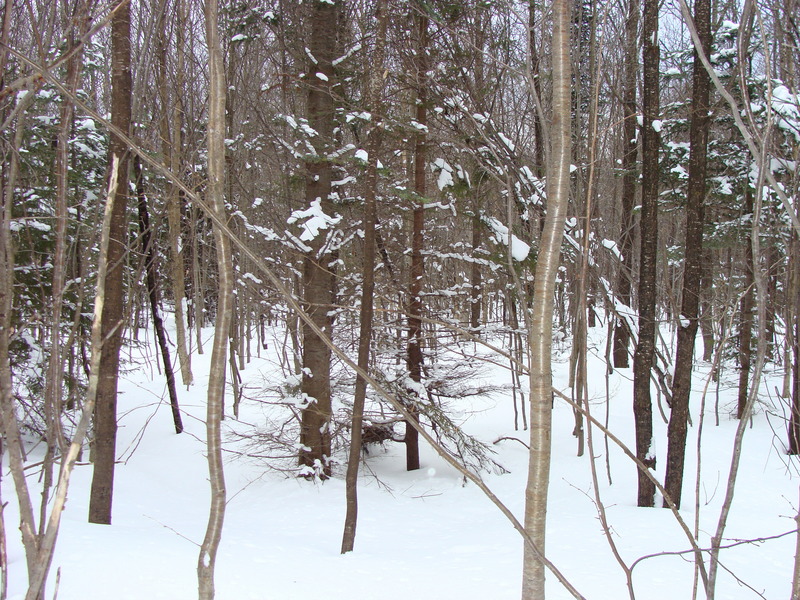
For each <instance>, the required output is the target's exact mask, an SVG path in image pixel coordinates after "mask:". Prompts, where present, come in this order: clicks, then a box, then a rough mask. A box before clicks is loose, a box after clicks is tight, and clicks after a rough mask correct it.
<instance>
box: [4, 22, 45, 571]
mask: <svg viewBox="0 0 800 600" xmlns="http://www.w3.org/2000/svg"><path fill="white" fill-rule="evenodd" d="M6 18H8V15H6ZM33 97H34V95H33V94H28V95H27V96H26V97H25V98H24V99H22V100H21V101H20V104H19V105H18V106H17V107H16V108H17V112H18V114H19V116H18V117H17V122H16V127H15V130H14V137H13V141H12V144H11V148H8V149H7V150H9V152H8V154H9V156H10V159H9V161H8V163H6V162H4V163H3V167H4V169H3V172H2V174H1V175H2V179H1V180H0V181H1V182H2V185H3V188H2V192H3V195H2V198H0V202H2V215H0V216H2V220H0V403H2V404H0V410H2V419H1V420H0V426H2V434H3V435H2V438H1V439H2V440H3V441H4V444H3V448H2V449H3V450H4V451H5V452H6V453H7V455H8V463H9V470H10V471H11V478H12V479H13V481H14V488H15V492H16V496H17V504H18V506H19V530H20V533H21V534H22V545H23V547H24V549H25V560H26V564H27V568H28V578H29V579H30V577H31V575H32V574H33V572H34V570H35V565H36V559H37V554H38V551H39V538H38V536H37V534H36V518H35V516H34V510H33V502H32V500H31V494H30V490H29V489H28V481H27V479H26V477H25V471H24V466H25V465H24V461H25V450H24V447H23V444H22V439H21V437H20V425H19V422H18V420H17V414H16V410H15V406H14V390H13V387H12V372H11V361H10V353H9V345H10V342H11V333H10V332H11V331H12V323H13V321H12V317H13V293H14V246H13V242H12V239H11V216H12V214H11V213H12V207H13V206H14V190H15V188H16V186H17V176H18V174H19V156H20V153H19V149H20V148H21V145H22V140H23V134H24V132H25V126H26V123H25V120H26V119H25V111H26V110H27V109H28V107H29V106H30V105H31V104H32V103H33ZM4 150H6V148H4Z"/></svg>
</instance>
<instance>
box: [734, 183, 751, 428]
mask: <svg viewBox="0 0 800 600" xmlns="http://www.w3.org/2000/svg"><path fill="white" fill-rule="evenodd" d="M744 204H745V205H744V212H745V215H750V218H752V216H753V191H752V190H751V189H750V185H749V183H748V184H746V188H745V192H744ZM744 269H745V273H744V286H745V289H744V293H743V294H742V300H741V302H740V314H741V317H740V322H741V324H740V326H739V394H738V401H737V403H736V418H737V419H741V418H742V416H743V415H744V411H745V407H746V406H747V395H748V393H749V387H748V383H749V381H750V362H751V358H752V354H753V352H752V337H753V295H754V294H755V291H754V290H753V286H754V283H755V281H754V277H753V247H752V240H751V232H748V233H747V236H746V237H745V248H744Z"/></svg>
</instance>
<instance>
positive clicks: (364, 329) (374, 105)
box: [342, 0, 387, 554]
mask: <svg viewBox="0 0 800 600" xmlns="http://www.w3.org/2000/svg"><path fill="white" fill-rule="evenodd" d="M375 19H376V21H377V32H376V37H375V50H374V51H373V53H372V67H371V70H370V72H369V82H368V84H367V96H366V108H367V110H369V111H370V112H371V114H372V120H371V121H370V123H371V125H370V130H369V133H368V137H367V160H368V165H367V177H366V191H365V193H364V259H363V260H364V264H363V268H362V274H363V275H362V277H363V279H362V283H361V308H360V315H359V316H360V321H361V322H360V330H359V337H358V367H359V369H361V370H363V371H364V372H367V371H369V354H370V341H371V339H372V316H373V296H374V293H375V247H376V243H375V224H376V222H377V220H378V219H377V203H376V196H377V192H378V151H379V149H380V142H381V140H380V137H381V131H380V125H379V118H380V116H381V115H382V113H383V111H382V102H381V88H382V85H381V83H382V81H383V68H384V66H383V65H384V57H385V54H386V21H387V14H386V0H378V3H377V5H376V7H375ZM366 395H367V381H366V379H364V378H363V377H362V376H361V375H358V376H357V377H356V389H355V397H354V399H353V418H352V421H351V423H352V429H351V433H350V454H349V456H348V461H347V475H346V478H345V486H346V495H347V513H346V514H345V519H344V532H343V534H342V554H345V553H346V552H352V550H353V547H354V545H355V540H356V525H357V521H358V493H357V492H358V488H357V485H358V466H359V464H360V463H361V439H362V438H361V433H362V426H363V420H364V401H365V399H366Z"/></svg>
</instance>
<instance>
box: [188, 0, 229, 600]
mask: <svg viewBox="0 0 800 600" xmlns="http://www.w3.org/2000/svg"><path fill="white" fill-rule="evenodd" d="M205 21H206V42H207V44H208V71H209V98H208V133H207V139H208V192H207V194H208V200H209V204H210V205H211V210H213V212H214V214H215V216H216V217H217V219H219V220H221V221H224V220H225V198H224V193H225V68H224V65H223V58H222V45H221V42H220V39H219V29H218V28H219V24H218V23H219V7H218V3H217V0H206V3H205ZM213 232H214V242H215V244H216V249H217V277H218V280H219V290H218V293H217V320H216V323H215V328H214V343H213V346H212V349H211V369H210V371H209V375H208V399H207V406H206V448H207V454H208V475H209V483H210V486H211V507H210V509H209V514H208V526H207V528H206V535H205V538H204V539H203V544H202V545H201V547H200V555H199V557H198V560H197V582H198V592H199V593H198V596H199V598H200V600H211V599H212V598H213V597H214V567H215V564H216V558H217V549H218V548H219V543H220V540H221V538H222V524H223V521H224V518H225V497H226V493H225V473H224V470H223V464H222V436H221V425H222V412H223V410H224V401H225V363H226V360H225V359H226V353H227V351H228V336H229V334H230V324H231V315H232V312H233V311H232V305H233V258H232V254H231V243H230V240H229V239H228V236H227V235H225V233H224V232H223V231H221V230H220V228H219V227H216V226H215V227H214V229H213Z"/></svg>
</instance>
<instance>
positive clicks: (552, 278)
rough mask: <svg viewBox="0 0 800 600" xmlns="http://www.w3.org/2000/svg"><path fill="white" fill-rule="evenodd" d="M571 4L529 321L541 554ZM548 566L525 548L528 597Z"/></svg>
mask: <svg viewBox="0 0 800 600" xmlns="http://www.w3.org/2000/svg"><path fill="white" fill-rule="evenodd" d="M569 28H570V4H569V1H568V0H554V2H553V118H552V122H551V130H550V132H551V139H550V160H549V161H548V165H547V167H548V168H547V214H546V216H545V222H544V229H543V231H542V239H541V243H540V246H539V255H538V258H537V261H536V275H535V282H534V298H533V306H532V313H531V318H530V319H529V333H528V340H529V342H528V343H529V345H530V360H531V366H530V404H531V417H530V428H531V430H530V459H529V466H528V483H527V487H526V489H525V530H526V532H527V533H528V534H529V535H530V537H531V540H532V541H533V544H534V545H535V546H536V549H537V550H538V552H539V553H540V555H541V556H543V555H544V554H545V529H546V520H547V490H548V485H549V478H550V429H551V420H552V403H553V392H552V387H553V381H552V365H551V360H552V357H551V352H552V329H553V320H552V314H553V304H554V293H555V284H556V277H557V274H558V266H559V262H560V260H559V259H560V256H561V240H562V237H563V235H564V221H565V219H566V212H567V204H568V201H569V176H570V162H571V161H570V137H571V127H570V30H569ZM544 586H545V567H544V563H543V562H542V561H541V559H540V556H539V555H537V553H536V552H534V550H533V549H531V548H530V546H529V545H528V544H526V545H525V550H524V557H523V575H522V598H523V599H524V600H539V599H542V598H544V597H545V592H544V589H545V588H544Z"/></svg>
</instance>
